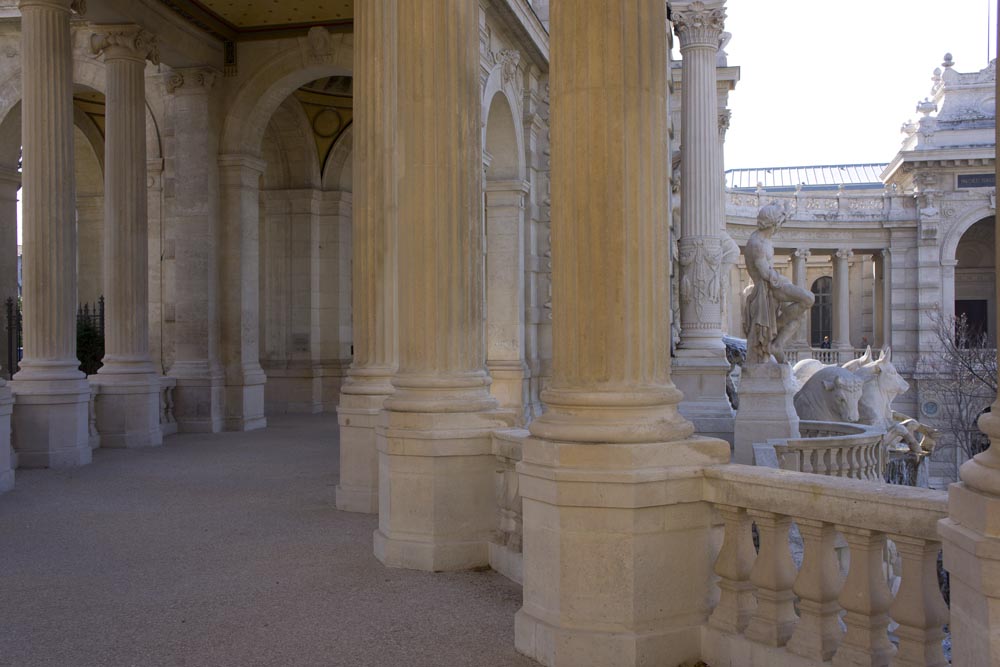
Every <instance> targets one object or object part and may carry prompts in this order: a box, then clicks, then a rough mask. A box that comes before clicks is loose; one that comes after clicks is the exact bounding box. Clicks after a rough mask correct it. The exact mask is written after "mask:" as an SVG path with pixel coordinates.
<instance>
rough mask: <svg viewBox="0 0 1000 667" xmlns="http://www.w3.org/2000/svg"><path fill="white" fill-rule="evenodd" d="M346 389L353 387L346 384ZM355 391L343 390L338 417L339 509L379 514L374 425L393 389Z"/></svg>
mask: <svg viewBox="0 0 1000 667" xmlns="http://www.w3.org/2000/svg"><path fill="white" fill-rule="evenodd" d="M345 388H348V389H350V388H349V387H347V385H345ZM388 389H389V390H390V391H389V392H382V393H374V394H356V393H347V392H344V391H342V393H341V395H340V405H339V406H338V407H337V418H338V423H339V424H340V483H339V484H337V509H339V510H341V511H344V512H363V513H365V514H377V513H378V450H376V448H375V427H376V425H377V423H378V417H379V414H380V413H381V412H382V407H383V405H384V404H385V398H386V396H387V395H388V394H389V393H390V392H391V389H392V387H389V388H388Z"/></svg>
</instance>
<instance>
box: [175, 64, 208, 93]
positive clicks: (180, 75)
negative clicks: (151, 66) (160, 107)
mask: <svg viewBox="0 0 1000 667" xmlns="http://www.w3.org/2000/svg"><path fill="white" fill-rule="evenodd" d="M218 75H219V73H218V72H217V71H216V70H214V69H212V68H211V67H190V68H186V69H175V70H171V71H170V72H168V73H167V74H166V76H165V77H164V85H165V86H166V87H167V92H168V93H169V94H171V95H180V94H183V93H207V92H208V91H209V90H211V89H212V86H213V85H215V79H216V78H217V77H218Z"/></svg>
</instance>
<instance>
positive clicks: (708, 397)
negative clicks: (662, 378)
mask: <svg viewBox="0 0 1000 667" xmlns="http://www.w3.org/2000/svg"><path fill="white" fill-rule="evenodd" d="M694 352H696V351H695V350H683V349H679V350H677V352H676V354H677V356H676V357H674V359H673V363H672V364H671V378H673V381H674V384H676V385H677V388H678V389H679V390H680V391H681V393H682V394H684V400H683V401H681V403H680V405H679V406H678V408H679V410H680V413H681V415H683V416H684V417H685V418H686V419H687V420H689V421H690V422H691V423H692V424H694V430H695V433H697V434H699V435H703V436H707V437H712V438H722V439H723V440H726V441H727V442H729V443H730V444H732V442H733V417H734V415H735V413H734V412H733V408H732V406H731V405H730V404H729V399H728V397H727V396H726V376H727V375H728V374H729V362H728V361H726V360H725V358H722V359H720V358H719V357H718V355H716V354H711V355H710V356H702V355H697V354H693V353H694Z"/></svg>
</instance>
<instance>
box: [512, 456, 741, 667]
mask: <svg viewBox="0 0 1000 667" xmlns="http://www.w3.org/2000/svg"><path fill="white" fill-rule="evenodd" d="M728 460H729V444H728V443H727V442H725V441H722V440H717V439H711V438H688V439H686V440H681V441H677V442H659V443H637V444H603V445H602V444H576V443H560V442H551V441H546V440H540V439H538V438H529V439H528V440H526V441H525V443H524V460H523V461H522V463H521V464H519V466H518V471H519V473H520V489H521V496H522V502H523V508H524V516H523V529H524V606H523V608H522V609H521V610H520V611H519V612H518V614H517V616H516V617H515V625H514V642H515V646H516V647H517V650H518V651H520V652H521V653H524V654H525V655H528V656H530V657H531V658H533V659H535V660H537V661H539V662H541V663H542V664H544V665H548V666H549V667H563V666H567V667H569V666H572V667H587V666H591V665H593V666H595V667H596V666H602V667H604V666H609V665H611V666H623V667H624V666H628V667H632V666H636V665H679V664H684V663H686V662H687V661H695V660H697V659H698V658H699V657H700V651H701V632H700V626H701V625H702V624H704V623H705V622H706V621H707V618H708V613H709V596H708V595H707V594H706V591H707V590H708V589H709V586H710V582H711V581H712V579H713V576H714V575H713V574H712V563H711V558H710V554H711V552H712V543H713V537H712V531H713V526H712V507H711V506H710V505H709V504H708V503H705V502H703V501H702V491H701V480H702V476H701V469H702V468H703V467H704V466H710V465H718V464H722V463H725V462H727V461H728Z"/></svg>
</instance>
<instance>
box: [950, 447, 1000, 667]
mask: <svg viewBox="0 0 1000 667" xmlns="http://www.w3.org/2000/svg"><path fill="white" fill-rule="evenodd" d="M996 446H997V445H994V447H996ZM948 514H949V516H948V518H947V519H942V520H941V521H940V522H939V523H938V531H939V532H940V534H941V539H942V545H943V547H944V567H945V569H946V570H948V573H949V577H950V584H951V623H950V627H951V632H952V664H954V665H1000V634H998V633H997V632H996V628H997V627H1000V497H998V496H993V495H989V494H985V493H982V492H979V491H977V490H975V489H973V488H971V487H969V486H968V485H967V484H964V483H959V484H952V485H951V486H950V487H949V489H948Z"/></svg>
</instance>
